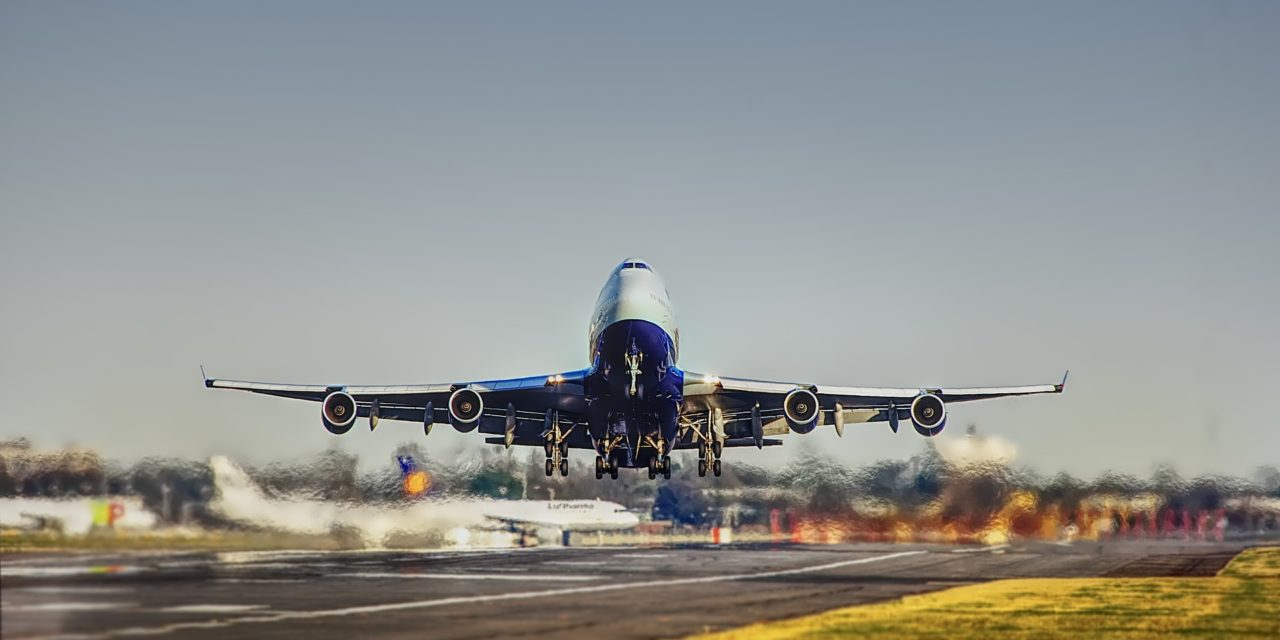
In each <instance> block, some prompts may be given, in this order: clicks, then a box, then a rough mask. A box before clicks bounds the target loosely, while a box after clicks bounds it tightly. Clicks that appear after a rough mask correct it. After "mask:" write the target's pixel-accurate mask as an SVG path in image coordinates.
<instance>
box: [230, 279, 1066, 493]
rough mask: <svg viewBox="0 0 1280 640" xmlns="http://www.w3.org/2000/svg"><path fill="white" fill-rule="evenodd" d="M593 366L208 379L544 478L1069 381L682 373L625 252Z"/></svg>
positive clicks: (928, 417) (663, 466)
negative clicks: (902, 384) (538, 465)
mask: <svg viewBox="0 0 1280 640" xmlns="http://www.w3.org/2000/svg"><path fill="white" fill-rule="evenodd" d="M587 349H588V350H587V357H588V362H589V363H590V364H589V366H588V367H587V368H585V369H580V370H577V371H568V372H561V373H550V374H543V375H537V376H531V377H526V378H512V379H506V380H477V381H471V382H453V383H443V384H411V385H391V386H359V385H341V384H329V385H325V384H318V385H305V384H277V383H265V382H243V381H237V380H222V379H214V378H207V377H206V378H205V386H206V387H210V388H214V389H238V390H242V391H252V392H254V393H263V394H267V395H273V396H280V397H284V398H295V399H299V400H310V401H313V402H319V403H321V421H322V422H323V424H324V426H325V428H326V429H328V430H329V432H330V433H333V434H335V435H341V434H344V433H346V432H347V431H349V430H350V429H351V427H352V425H354V424H355V422H356V420H357V419H358V418H362V417H363V418H367V419H368V420H369V427H370V428H371V429H372V428H374V427H376V426H377V424H378V421H379V420H381V419H387V420H402V421H410V422H417V423H420V424H421V425H422V428H423V431H424V433H426V434H430V433H431V429H432V427H433V426H434V425H435V424H437V423H444V422H447V423H449V424H451V425H452V426H453V428H455V429H457V430H458V431H460V432H463V433H468V432H472V431H479V432H480V433H482V434H486V435H488V436H489V437H487V438H486V439H485V442H488V443H491V444H501V445H504V446H506V447H511V446H512V445H519V446H536V447H542V448H543V450H544V451H545V452H546V469H545V470H546V474H547V475H548V476H550V475H553V474H555V473H557V472H558V473H559V474H560V475H567V474H568V473H569V460H568V456H569V452H570V451H571V450H573V449H585V450H590V451H593V452H594V453H595V474H596V478H603V477H605V476H608V477H611V478H617V477H618V470H619V469H620V468H643V469H647V470H648V474H649V478H650V479H653V478H656V477H659V476H662V477H664V478H670V477H671V455H670V454H671V452H672V451H673V450H676V449H697V451H698V475H700V476H705V475H706V474H707V473H708V472H711V473H712V474H714V475H717V476H718V475H720V474H721V468H722V467H721V456H722V454H723V452H724V449H725V448H728V447H743V446H754V447H757V448H759V447H766V446H775V445H780V444H782V441H781V440H778V439H776V438H771V437H766V436H775V435H782V434H785V433H788V432H790V433H797V434H805V433H810V432H812V431H813V430H814V429H816V428H818V427H825V426H830V427H832V428H833V429H835V431H836V433H838V434H839V435H842V436H843V435H844V428H845V426H846V425H848V424H853V423H866V422H886V423H888V425H889V427H890V428H891V429H893V430H894V431H895V432H896V431H897V430H898V426H899V424H900V423H902V422H903V421H907V422H910V423H911V425H912V427H913V428H914V429H915V431H916V432H917V433H919V434H920V435H922V436H926V437H932V436H936V435H938V434H939V433H941V432H942V429H943V428H944V427H945V426H946V422H947V407H948V405H950V404H951V403H955V402H968V401H971V400H985V399H989V398H1000V397H1006V396H1021V395H1031V394H1039V393H1061V392H1062V390H1063V388H1064V386H1065V384H1066V376H1065V375H1064V376H1063V378H1062V382H1060V383H1058V384H1041V385H1026V386H1013V387H972V388H951V387H947V388H892V387H846V386H828V385H815V384H810V383H799V382H767V381H763V380H747V379H741V378H730V377H726V376H716V375H710V374H702V373H694V372H692V371H684V370H682V369H680V368H679V367H678V366H677V361H678V360H679V356H680V331H679V329H677V328H676V320H675V312H674V311H673V309H672V305H671V300H670V297H669V296H668V295H667V290H666V287H665V286H663V283H662V280H661V278H660V277H659V276H658V274H657V272H656V271H655V270H654V269H653V267H652V266H651V265H650V264H649V263H648V262H647V261H645V260H641V259H639V258H628V259H627V260H625V261H623V262H622V263H621V264H619V265H618V266H617V267H616V268H614V270H613V271H612V272H611V273H610V274H609V279H608V280H607V281H606V282H605V285H604V288H603V289H602V290H601V291H600V297H599V299H598V300H597V301H596V305H595V310H594V312H593V313H592V315H591V324H590V328H589V329H588V332H587Z"/></svg>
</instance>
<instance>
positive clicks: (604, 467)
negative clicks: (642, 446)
mask: <svg viewBox="0 0 1280 640" xmlns="http://www.w3.org/2000/svg"><path fill="white" fill-rule="evenodd" d="M623 440H624V438H622V436H615V435H606V436H605V438H604V440H603V441H601V442H600V443H598V446H599V448H600V455H597V456H596V480H599V479H601V478H603V477H605V476H606V475H607V476H609V477H610V478H612V479H614V480H617V479H618V461H617V456H618V454H615V453H614V450H615V449H617V448H618V445H620V444H622V442H623Z"/></svg>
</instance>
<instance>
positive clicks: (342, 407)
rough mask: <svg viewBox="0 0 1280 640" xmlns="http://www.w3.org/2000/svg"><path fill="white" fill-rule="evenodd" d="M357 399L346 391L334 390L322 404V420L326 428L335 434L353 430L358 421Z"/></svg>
mask: <svg viewBox="0 0 1280 640" xmlns="http://www.w3.org/2000/svg"><path fill="white" fill-rule="evenodd" d="M357 413H359V412H358V411H356V399H355V398H353V397H351V394H349V393H347V392H345V391H334V392H333V393H331V394H329V395H327V396H325V399H324V402H322V403H321V404H320V420H321V421H322V422H324V428H325V429H328V431H329V433H332V434H333V435H335V436H340V435H342V434H344V433H346V432H348V431H350V430H351V426H352V425H354V424H355V423H356V414H357Z"/></svg>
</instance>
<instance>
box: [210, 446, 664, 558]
mask: <svg viewBox="0 0 1280 640" xmlns="http://www.w3.org/2000/svg"><path fill="white" fill-rule="evenodd" d="M209 466H210V467H211V468H212V470H213V481H214V488H215V495H214V499H213V500H212V501H211V502H210V503H209V507H210V509H212V511H213V512H214V513H216V514H218V515H220V516H222V517H224V518H226V519H228V520H232V521H235V522H240V523H244V524H249V525H253V526H257V527H263V528H267V529H275V530H280V531H290V532H295V533H303V534H311V535H328V534H330V533H332V532H334V531H337V530H343V529H346V530H350V531H358V532H359V533H360V537H361V538H362V539H363V540H364V542H365V543H367V544H370V545H375V546H376V545H380V544H382V543H383V542H384V541H385V540H386V539H387V538H388V536H390V535H391V534H394V533H407V534H421V533H424V532H428V531H439V532H441V533H450V532H454V531H456V530H457V529H459V528H461V529H467V530H495V529H497V530H504V531H511V532H514V533H521V534H522V535H528V534H530V533H533V532H536V531H537V530H539V529H554V530H558V531H560V532H570V531H608V530H619V529H630V528H632V527H634V526H636V524H637V523H638V522H639V518H638V517H637V516H636V514H634V513H632V512H630V511H627V509H626V508H625V507H623V506H622V505H620V504H617V503H616V502H606V501H604V500H551V501H547V500H458V501H452V500H449V501H427V500H419V501H416V502H413V503H410V504H407V505H403V506H375V505H368V504H344V503H336V502H329V501H323V500H311V499H305V498H301V497H296V496H283V497H269V496H267V494H266V493H265V492H264V491H263V490H262V489H261V488H260V487H259V486H257V484H255V483H254V482H253V480H252V479H250V478H249V476H248V475H247V474H245V472H244V471H243V470H241V469H240V468H239V467H237V466H236V465H235V463H233V462H232V461H231V460H229V459H227V458H226V457H224V456H214V457H213V458H212V459H210V461H209ZM566 537H567V536H566Z"/></svg>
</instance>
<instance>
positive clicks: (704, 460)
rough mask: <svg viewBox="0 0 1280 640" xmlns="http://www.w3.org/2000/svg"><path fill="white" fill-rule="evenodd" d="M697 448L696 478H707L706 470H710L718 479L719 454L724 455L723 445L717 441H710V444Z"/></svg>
mask: <svg viewBox="0 0 1280 640" xmlns="http://www.w3.org/2000/svg"><path fill="white" fill-rule="evenodd" d="M706 442H707V441H706V440H704V441H703V443H704V444H703V445H702V446H701V447H698V477H699V478H705V477H707V470H708V469H710V470H711V472H712V473H713V474H715V476H716V477H717V478H719V477H720V471H721V469H720V454H722V453H724V445H723V444H722V443H721V442H720V441H719V440H712V441H711V444H710V445H708V444H706Z"/></svg>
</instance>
